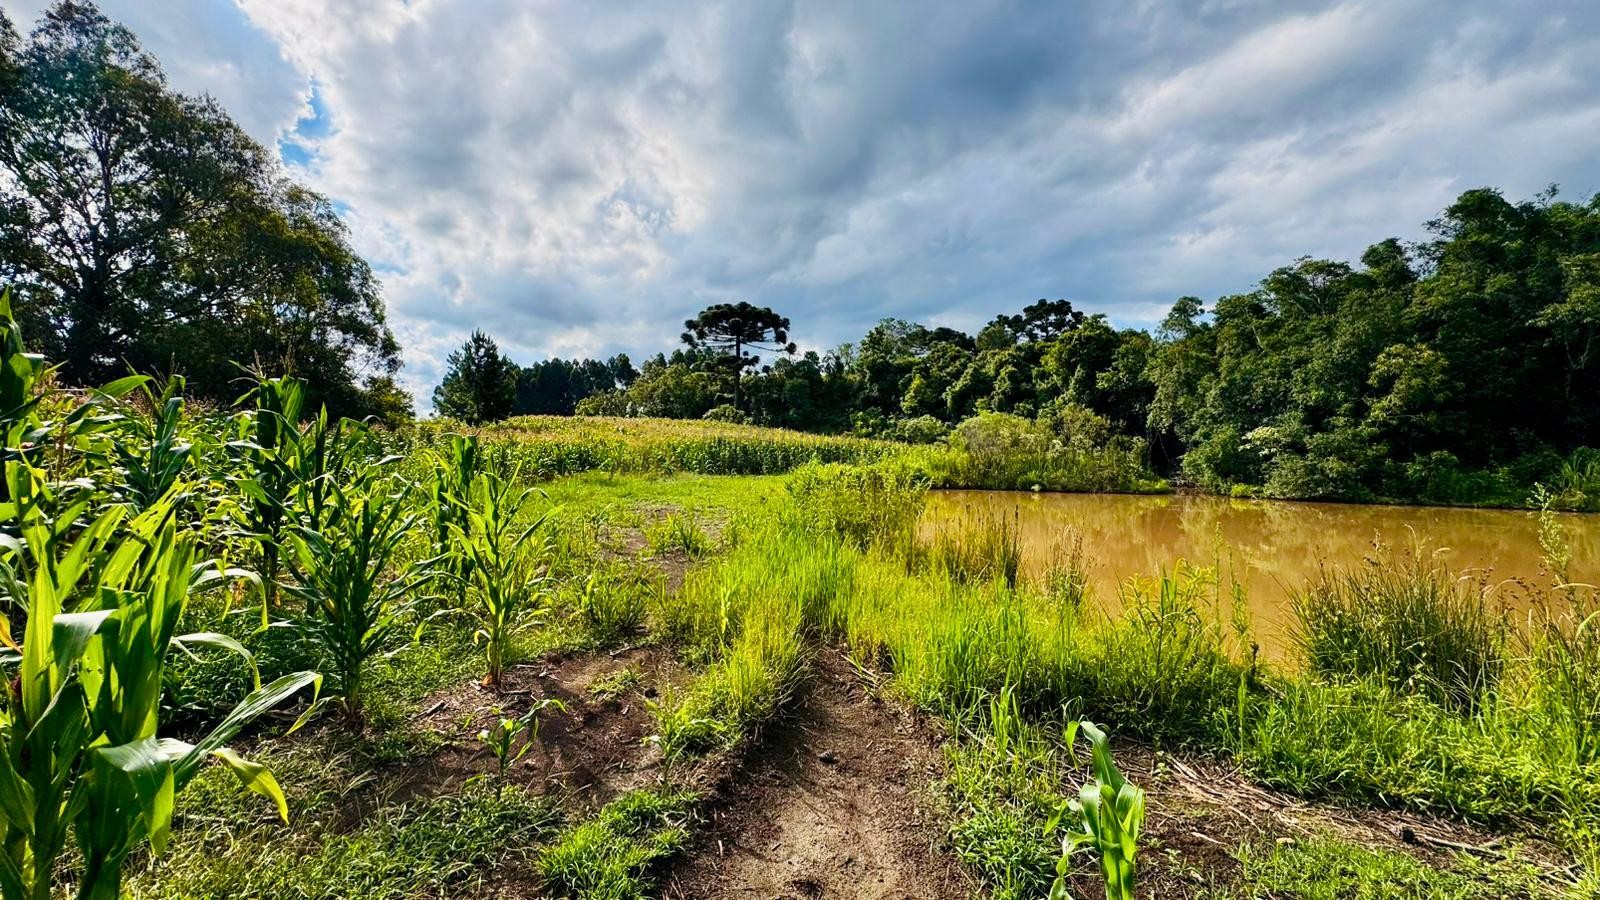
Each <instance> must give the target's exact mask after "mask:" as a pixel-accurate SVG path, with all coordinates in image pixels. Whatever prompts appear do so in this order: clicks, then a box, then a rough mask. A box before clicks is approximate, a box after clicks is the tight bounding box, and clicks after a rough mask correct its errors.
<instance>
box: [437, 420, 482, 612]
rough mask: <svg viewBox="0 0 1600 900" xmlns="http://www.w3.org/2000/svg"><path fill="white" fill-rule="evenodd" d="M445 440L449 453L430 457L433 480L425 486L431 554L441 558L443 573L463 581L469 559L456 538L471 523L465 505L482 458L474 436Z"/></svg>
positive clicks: (461, 436) (456, 435)
mask: <svg viewBox="0 0 1600 900" xmlns="http://www.w3.org/2000/svg"><path fill="white" fill-rule="evenodd" d="M448 437H449V439H450V441H449V450H448V452H446V453H434V454H432V456H433V478H432V480H430V481H429V482H428V484H427V492H428V496H427V507H428V512H429V515H430V516H431V517H432V519H433V523H432V524H433V534H432V537H433V551H434V554H435V555H436V556H438V557H440V563H441V569H442V571H443V573H444V574H446V575H449V576H453V577H454V578H457V579H461V580H465V578H466V577H467V573H468V566H470V564H471V556H469V555H468V554H465V553H462V552H460V548H459V547H458V546H457V544H456V539H455V538H456V535H457V534H458V533H460V532H462V531H465V530H466V529H467V528H468V527H469V526H470V524H471V523H470V522H469V521H468V519H467V503H468V500H469V497H470V496H471V494H472V483H473V480H474V479H476V478H477V476H478V471H479V469H480V468H481V467H482V458H483V457H482V453H481V452H480V450H479V448H478V439H477V438H476V437H472V436H469V435H461V434H451V435H448Z"/></svg>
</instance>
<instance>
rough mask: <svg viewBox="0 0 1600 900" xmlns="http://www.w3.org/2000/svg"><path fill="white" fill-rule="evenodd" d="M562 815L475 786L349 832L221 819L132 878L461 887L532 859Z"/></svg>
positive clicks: (189, 897) (218, 887) (271, 899)
mask: <svg viewBox="0 0 1600 900" xmlns="http://www.w3.org/2000/svg"><path fill="white" fill-rule="evenodd" d="M186 799H187V798H186ZM196 815H199V814H198V813H196ZM560 821H561V815H560V812H559V811H558V808H557V807H556V805H555V804H554V803H553V802H552V801H551V800H549V799H548V798H545V797H541V796H538V795H535V794H530V793H527V792H525V791H523V790H521V789H512V790H505V791H499V792H497V791H496V790H494V789H493V788H492V787H490V786H488V785H481V784H475V785H471V786H469V787H468V788H467V789H466V790H464V791H463V792H462V793H460V794H457V795H447V796H442V797H438V798H434V799H429V800H422V801H418V802H415V803H410V804H405V805H400V806H388V807H383V808H381V809H380V810H378V811H377V812H376V813H375V814H373V815H371V816H369V817H367V818H365V819H363V820H362V821H361V823H360V825H359V826H358V827H357V828H355V829H354V830H351V831H347V832H340V831H333V830H329V831H324V832H318V831H317V830H315V829H307V828H306V827H305V825H304V824H302V826H301V829H300V830H298V831H296V832H292V833H291V832H287V829H283V830H280V831H279V832H278V833H276V834H273V835H270V836H268V835H262V837H263V838H264V839H261V840H247V841H235V840H234V839H233V838H232V836H231V835H229V834H228V833H227V831H226V830H225V829H222V828H220V826H219V827H218V828H217V830H216V831H215V832H213V833H208V834H207V839H206V840H204V841H203V842H201V841H196V840H195V838H194V836H192V835H191V836H189V837H188V838H187V839H186V844H187V846H186V847H184V848H182V850H180V849H179V848H174V849H173V851H172V852H169V853H168V855H167V856H166V857H164V860H163V862H162V863H161V864H160V865H159V866H158V867H157V868H156V869H155V870H153V871H151V872H147V873H140V874H139V876H138V877H136V878H135V879H132V881H133V883H132V884H131V885H130V890H129V894H130V896H132V897H135V898H158V897H171V898H184V900H200V898H212V897H215V898H218V900H222V898H230V900H243V898H257V897H259V898H265V900H283V898H290V897H292V898H304V900H322V898H326V900H337V898H346V897H362V898H374V900H390V898H393V900H400V898H407V897H418V896H442V895H449V894H455V893H460V892H465V891H467V890H469V889H470V888H472V887H473V886H475V885H478V884H482V883H483V882H484V881H486V880H487V879H489V878H490V876H491V875H492V874H493V872H494V870H495V869H497V868H499V867H503V866H507V865H515V864H517V863H518V862H519V861H521V860H525V859H527V858H528V857H529V855H530V851H531V849H532V848H533V847H535V846H537V845H538V844H540V843H542V842H543V841H545V840H546V839H548V838H549V837H551V836H552V835H553V834H554V833H555V832H556V830H557V828H558V826H559V823H560ZM183 851H188V852H183Z"/></svg>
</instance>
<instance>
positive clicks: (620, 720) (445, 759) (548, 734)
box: [393, 647, 679, 808]
mask: <svg viewBox="0 0 1600 900" xmlns="http://www.w3.org/2000/svg"><path fill="white" fill-rule="evenodd" d="M629 668H632V669H635V670H637V671H638V672H639V676H640V677H639V685H638V687H637V689H628V690H626V691H623V692H622V693H621V694H620V695H619V696H615V697H599V696H596V695H595V694H594V693H592V692H591V690H590V689H591V687H592V686H593V685H594V684H595V683H596V682H598V681H600V680H602V679H605V678H608V677H614V676H615V675H617V674H618V673H620V672H622V671H623V670H625V669H629ZM678 675H679V670H678V665H677V663H676V661H675V660H673V658H672V655H671V653H669V652H667V651H664V650H661V649H659V648H655V647H651V648H640V647H634V648H628V649H624V650H618V651H615V652H611V653H573V654H562V655H556V656H551V657H546V658H544V659H541V660H538V661H535V662H532V663H525V664H520V665H517V666H515V667H513V668H512V669H511V670H510V671H508V672H507V673H506V679H505V681H506V683H505V685H504V686H503V688H502V690H501V691H499V692H498V693H497V692H495V691H493V690H491V689H490V688H488V687H485V686H483V685H479V684H473V683H469V684H464V685H459V686H457V687H454V688H451V689H450V690H448V691H443V692H440V693H438V694H435V695H434V696H433V697H431V698H429V699H428V700H426V701H424V702H423V703H422V706H421V708H422V712H421V714H420V715H419V717H418V725H419V726H420V727H424V728H431V729H434V730H436V731H439V732H442V733H444V734H446V735H448V742H447V743H446V744H445V746H444V747H443V748H441V749H440V750H439V751H438V752H437V753H434V754H433V755H432V756H429V757H427V758H425V759H416V760H411V761H408V762H406V763H405V764H403V765H400V766H396V767H393V768H394V769H395V772H394V774H395V775H398V776H403V777H404V778H405V780H406V781H407V782H409V790H408V791H407V793H408V794H409V796H413V797H414V796H418V795H426V794H435V793H439V792H440V791H441V790H443V789H445V788H446V787H447V786H450V785H457V784H460V783H461V782H463V781H465V780H466V779H468V778H472V777H475V776H481V775H489V774H491V773H493V772H494V768H495V761H494V758H493V756H491V755H490V753H489V752H488V750H487V749H486V748H485V747H484V746H483V744H482V743H481V742H480V741H479V740H478V738H477V735H478V732H479V731H480V730H482V729H485V728H488V727H490V725H492V724H493V722H494V721H495V720H496V719H497V718H498V717H499V716H502V715H505V716H509V717H512V718H515V717H517V716H520V715H522V714H523V713H525V712H526V711H527V710H528V709H529V708H530V706H531V705H532V704H533V703H534V702H535V701H537V700H540V699H544V698H553V699H556V700H559V701H560V702H561V703H562V704H563V705H564V706H565V709H563V710H558V709H553V708H552V709H549V710H546V711H545V712H543V713H540V715H539V733H538V740H537V742H536V743H535V746H534V748H533V750H531V751H530V752H529V753H528V754H527V755H526V756H524V757H523V758H522V760H521V761H520V762H518V763H517V764H516V765H515V766H513V767H512V768H511V769H510V771H508V772H507V777H508V778H510V779H511V780H513V781H516V782H518V783H520V784H525V785H528V786H530V787H533V788H535V789H537V790H541V791H549V790H552V789H554V790H556V791H558V792H560V793H563V794H565V795H566V796H567V797H568V798H569V800H571V801H572V802H575V803H576V804H577V805H580V806H583V807H587V808H597V807H599V806H602V805H604V804H605V803H606V802H607V801H609V800H611V799H613V798H614V797H616V796H618V795H619V794H622V793H624V792H626V791H629V790H632V789H633V788H636V787H642V786H644V785H646V784H649V783H652V782H654V781H656V780H658V778H659V776H660V769H661V765H662V759H661V753H660V751H659V750H658V749H656V748H655V746H654V745H651V744H647V743H646V742H645V738H646V737H648V736H649V735H650V734H651V733H652V732H653V731H654V730H655V720H654V719H653V718H652V717H651V715H650V711H649V709H648V707H647V706H646V705H645V698H646V697H647V696H653V695H654V693H655V691H656V689H657V685H659V684H660V683H662V681H663V680H670V679H672V678H675V677H678Z"/></svg>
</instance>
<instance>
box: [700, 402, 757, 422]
mask: <svg viewBox="0 0 1600 900" xmlns="http://www.w3.org/2000/svg"><path fill="white" fill-rule="evenodd" d="M700 418H702V419H705V420H707V421H710V422H729V423H732V424H734V425H748V424H749V423H750V417H749V416H748V415H745V412H744V410H742V409H740V408H738V407H737V406H734V405H732V404H730V403H723V404H721V405H720V406H713V407H711V408H710V409H708V410H706V413H705V415H703V416H701V417H700Z"/></svg>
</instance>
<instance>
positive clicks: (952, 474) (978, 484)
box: [939, 404, 1165, 491]
mask: <svg viewBox="0 0 1600 900" xmlns="http://www.w3.org/2000/svg"><path fill="white" fill-rule="evenodd" d="M1049 416H1050V418H1049V419H1048V420H1047V421H1045V422H1036V421H1033V420H1030V419H1024V418H1022V417H1021V416H1014V415H1009V414H1007V413H979V414H978V415H976V416H973V417H972V418H970V419H967V420H965V421H963V422H962V423H961V424H959V425H957V426H956V428H955V431H953V432H952V433H951V435H950V446H951V448H952V450H953V454H952V456H951V457H950V459H949V460H947V468H946V469H944V470H943V471H941V472H940V475H941V477H940V478H939V482H940V484H941V485H943V486H947V487H972V488H991V489H997V490H1019V489H1044V490H1052V491H1149V490H1161V489H1164V488H1165V485H1164V484H1163V483H1161V482H1160V481H1158V480H1156V479H1155V477H1154V476H1152V475H1151V474H1150V472H1149V470H1148V469H1146V468H1145V465H1144V455H1145V452H1144V442H1143V441H1142V440H1139V439H1137V438H1129V437H1125V436H1117V437H1113V438H1110V439H1109V440H1108V441H1107V442H1106V443H1105V444H1103V445H1096V444H1093V443H1092V441H1093V440H1095V439H1096V438H1098V437H1100V436H1102V434H1103V431H1102V429H1100V428H1098V427H1097V425H1096V421H1097V420H1098V418H1099V417H1097V416H1095V415H1094V413H1092V412H1089V411H1088V410H1085V409H1083V408H1082V407H1076V406H1073V405H1071V404H1069V405H1067V406H1064V407H1061V408H1059V409H1056V410H1055V411H1054V412H1051V413H1049ZM1053 428H1058V429H1061V431H1060V433H1059V434H1058V433H1057V432H1056V431H1053V430H1052V429H1053Z"/></svg>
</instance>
